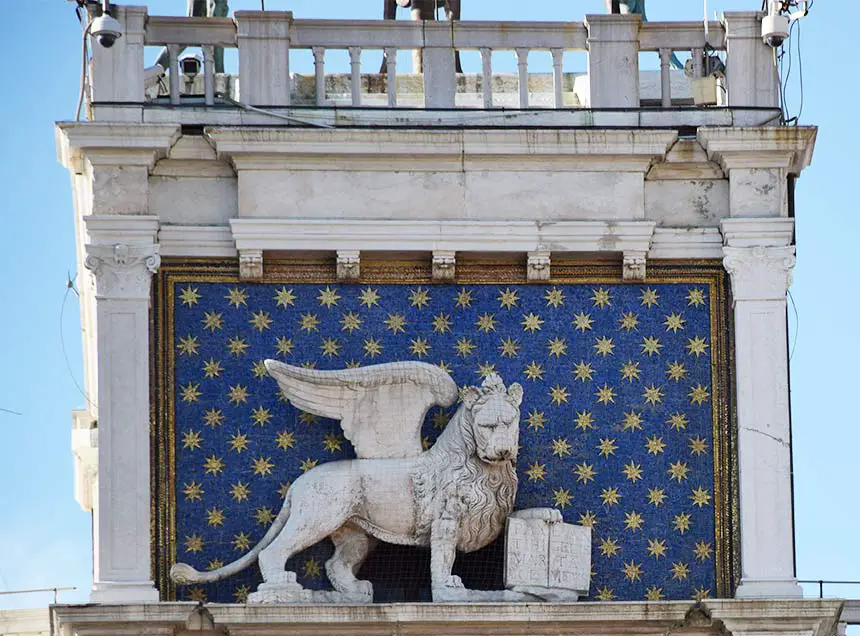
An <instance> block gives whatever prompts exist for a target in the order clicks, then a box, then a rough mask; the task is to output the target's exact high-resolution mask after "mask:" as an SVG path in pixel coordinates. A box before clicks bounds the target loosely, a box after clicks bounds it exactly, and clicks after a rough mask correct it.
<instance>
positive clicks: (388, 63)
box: [385, 48, 397, 108]
mask: <svg viewBox="0 0 860 636" xmlns="http://www.w3.org/2000/svg"><path fill="white" fill-rule="evenodd" d="M385 68H386V73H387V84H388V105H389V106H391V107H392V108H394V107H395V106H397V49H395V48H387V49H385Z"/></svg>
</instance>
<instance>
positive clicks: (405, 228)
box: [230, 219, 655, 253]
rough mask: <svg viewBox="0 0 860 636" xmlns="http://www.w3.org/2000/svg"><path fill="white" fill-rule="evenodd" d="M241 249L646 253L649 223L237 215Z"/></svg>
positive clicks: (235, 233)
mask: <svg viewBox="0 0 860 636" xmlns="http://www.w3.org/2000/svg"><path fill="white" fill-rule="evenodd" d="M230 225H231V228H232V232H233V238H234V239H235V241H236V247H237V249H239V250H240V251H242V250H267V251H269V250H272V251H274V250H287V251H291V250H329V251H331V250H368V251H374V250H381V251H387V250H396V251H401V250H402V251H419V252H421V251H423V252H433V251H437V250H450V251H454V252H534V251H537V250H547V251H556V252H604V253H606V252H615V253H618V252H622V253H623V252H643V253H645V252H647V251H648V250H649V249H650V246H651V238H652V235H653V233H654V227H655V224H654V223H653V222H651V221H627V222H624V221H619V222H612V223H609V222H603V221H558V222H547V223H541V222H537V221H453V220H444V221H391V220H372V219H361V220H342V219H319V220H293V219H233V220H232V221H231V222H230Z"/></svg>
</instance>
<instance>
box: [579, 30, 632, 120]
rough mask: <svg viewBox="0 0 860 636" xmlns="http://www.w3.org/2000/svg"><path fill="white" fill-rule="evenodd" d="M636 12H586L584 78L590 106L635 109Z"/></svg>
mask: <svg viewBox="0 0 860 636" xmlns="http://www.w3.org/2000/svg"><path fill="white" fill-rule="evenodd" d="M641 25H642V17H641V16H638V15H589V16H586V18H585V26H586V27H587V28H588V78H589V82H590V83H591V107H592V108H639V27H640V26H641Z"/></svg>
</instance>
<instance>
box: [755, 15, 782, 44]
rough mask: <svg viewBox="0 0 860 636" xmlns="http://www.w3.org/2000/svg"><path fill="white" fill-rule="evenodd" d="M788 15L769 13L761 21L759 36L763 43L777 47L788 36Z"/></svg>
mask: <svg viewBox="0 0 860 636" xmlns="http://www.w3.org/2000/svg"><path fill="white" fill-rule="evenodd" d="M788 24H789V19H788V16H785V15H780V14H778V13H769V14H768V15H766V16H765V17H764V19H763V20H762V21H761V37H762V39H763V40H764V42H765V44H767V45H768V46H771V47H773V48H779V47H780V46H782V43H783V42H785V40H786V38H787V37H788Z"/></svg>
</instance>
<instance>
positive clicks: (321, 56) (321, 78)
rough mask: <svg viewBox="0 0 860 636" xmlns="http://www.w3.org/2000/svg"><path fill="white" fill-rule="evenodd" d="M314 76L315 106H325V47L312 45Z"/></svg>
mask: <svg viewBox="0 0 860 636" xmlns="http://www.w3.org/2000/svg"><path fill="white" fill-rule="evenodd" d="M312 50H313V53H314V77H315V78H316V93H317V106H325V49H324V48H323V47H321V46H315V47H313V49H312Z"/></svg>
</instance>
